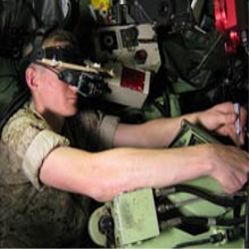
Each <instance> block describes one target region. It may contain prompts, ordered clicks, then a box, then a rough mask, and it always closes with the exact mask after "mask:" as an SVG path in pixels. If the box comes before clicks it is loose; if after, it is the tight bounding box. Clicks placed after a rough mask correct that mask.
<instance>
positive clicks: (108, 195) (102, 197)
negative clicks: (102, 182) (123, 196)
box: [87, 186, 118, 202]
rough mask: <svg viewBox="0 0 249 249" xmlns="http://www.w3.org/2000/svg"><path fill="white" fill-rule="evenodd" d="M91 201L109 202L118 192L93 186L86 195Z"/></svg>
mask: <svg viewBox="0 0 249 249" xmlns="http://www.w3.org/2000/svg"><path fill="white" fill-rule="evenodd" d="M87 194H88V195H89V196H90V197H91V198H92V199H94V200H95V201H98V202H106V201H111V200H112V199H113V198H114V197H115V196H116V195H117V194H118V192H115V191H113V189H111V188H106V187H101V186H95V187H94V188H92V189H91V190H89V191H88V193H87Z"/></svg>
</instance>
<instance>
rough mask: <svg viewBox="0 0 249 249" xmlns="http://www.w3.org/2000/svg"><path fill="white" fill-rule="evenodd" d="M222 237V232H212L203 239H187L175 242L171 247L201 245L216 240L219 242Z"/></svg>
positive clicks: (215, 241)
mask: <svg viewBox="0 0 249 249" xmlns="http://www.w3.org/2000/svg"><path fill="white" fill-rule="evenodd" d="M224 238H225V236H224V234H222V233H217V234H212V235H211V236H209V237H208V238H205V239H200V240H193V241H188V242H184V243H180V244H177V245H176V246H174V247H173V248H184V247H189V246H197V245H203V244H207V243H212V244H214V243H217V242H221V241H222V240H223V239H224Z"/></svg>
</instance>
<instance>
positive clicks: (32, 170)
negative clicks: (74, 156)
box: [2, 114, 69, 189]
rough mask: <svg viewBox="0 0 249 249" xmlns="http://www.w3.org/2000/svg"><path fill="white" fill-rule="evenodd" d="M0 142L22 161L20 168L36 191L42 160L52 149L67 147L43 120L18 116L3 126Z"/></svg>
mask: <svg viewBox="0 0 249 249" xmlns="http://www.w3.org/2000/svg"><path fill="white" fill-rule="evenodd" d="M2 140H3V142H4V143H6V144H7V146H8V147H9V150H11V151H12V153H15V154H16V155H17V156H18V157H19V158H21V159H22V164H21V165H20V168H21V169H22V170H23V172H24V174H25V175H26V176H27V178H28V179H29V180H30V182H31V183H32V184H33V185H34V187H36V188H37V189H39V188H40V187H41V186H40V181H39V171H40V167H41V166H42V163H43V161H44V159H45V158H46V157H47V156H48V154H49V153H50V152H51V151H52V150H53V149H55V148H57V147H59V146H68V145H69V141H68V139H67V138H65V137H63V136H61V135H58V134H57V133H55V132H53V131H52V130H50V129H48V127H46V125H45V123H44V121H43V120H39V119H37V118H33V117H27V116H23V115H18V114H17V115H16V116H15V117H14V118H12V119H11V120H10V121H9V122H8V123H7V124H6V125H5V127H4V129H3V132H2Z"/></svg>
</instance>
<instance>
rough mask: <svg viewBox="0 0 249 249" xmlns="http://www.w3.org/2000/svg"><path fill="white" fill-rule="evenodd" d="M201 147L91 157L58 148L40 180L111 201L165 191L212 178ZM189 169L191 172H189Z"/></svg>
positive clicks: (112, 152)
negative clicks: (127, 194) (143, 190)
mask: <svg viewBox="0 0 249 249" xmlns="http://www.w3.org/2000/svg"><path fill="white" fill-rule="evenodd" d="M201 150H202V147H201V146H199V147H198V146H196V147H191V148H184V149H167V150H165V149H161V150H151V149H129V148H126V149H121V148H120V149H113V150H109V151H105V152H100V153H94V154H92V153H87V152H84V151H80V150H76V149H71V148H58V149H56V150H55V151H53V152H52V153H51V154H50V155H49V157H48V158H47V159H46V160H45V162H44V164H43V166H42V168H41V174H40V178H41V181H42V182H44V183H45V184H47V185H50V186H53V187H56V188H59V189H62V190H66V191H71V192H76V193H80V194H85V195H89V196H90V197H92V198H95V199H97V200H102V201H106V200H110V199H112V198H113V197H114V196H115V195H117V194H118V193H120V192H123V191H131V190H134V189H137V188H141V187H162V186H168V185H173V184H176V183H179V182H181V181H184V180H188V179H193V178H195V177H198V176H201V175H205V174H208V170H209V169H208V165H205V164H203V162H204V161H205V160H203V158H202V157H201V156H194V155H200V154H203V153H200V152H201ZM186 169H187V170H186Z"/></svg>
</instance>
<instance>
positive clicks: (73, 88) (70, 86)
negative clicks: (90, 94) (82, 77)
mask: <svg viewBox="0 0 249 249" xmlns="http://www.w3.org/2000/svg"><path fill="white" fill-rule="evenodd" d="M68 87H69V88H70V90H72V91H73V92H74V93H77V90H78V88H77V87H76V86H73V85H68Z"/></svg>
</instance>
